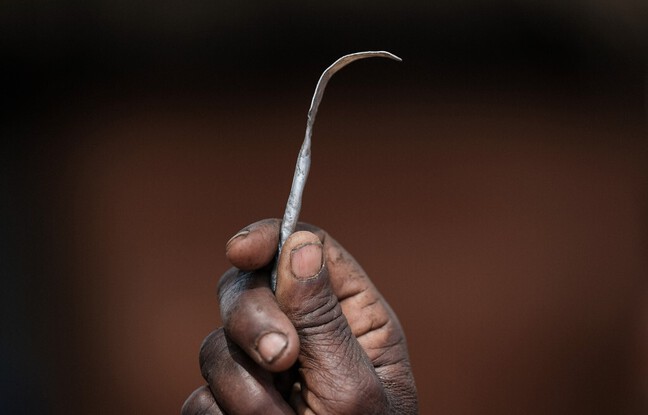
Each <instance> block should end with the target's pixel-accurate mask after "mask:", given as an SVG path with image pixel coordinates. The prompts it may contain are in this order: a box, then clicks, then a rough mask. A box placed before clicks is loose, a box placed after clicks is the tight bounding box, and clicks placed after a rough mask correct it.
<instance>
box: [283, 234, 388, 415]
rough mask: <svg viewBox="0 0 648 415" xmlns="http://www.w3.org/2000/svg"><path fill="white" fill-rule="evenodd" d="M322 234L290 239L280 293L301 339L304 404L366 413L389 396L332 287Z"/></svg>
mask: <svg viewBox="0 0 648 415" xmlns="http://www.w3.org/2000/svg"><path fill="white" fill-rule="evenodd" d="M326 262H327V261H326V255H325V254H324V249H323V246H322V243H321V242H320V240H319V238H318V237H317V236H316V235H315V234H313V233H310V232H306V231H301V232H296V233H294V234H293V235H291V236H290V238H288V240H287V241H286V242H285V244H284V246H283V249H282V252H281V255H280V257H279V264H278V267H277V289H276V292H275V295H276V297H277V301H278V302H279V306H280V307H281V309H282V311H283V312H284V313H285V314H286V315H287V316H288V318H289V319H290V320H291V322H292V323H293V325H294V326H295V329H296V330H297V334H298V335H299V340H300V345H301V346H300V352H299V364H300V366H299V371H300V375H301V385H299V386H300V389H299V388H298V389H299V390H298V393H297V394H296V395H295V397H294V398H295V400H294V402H295V405H296V406H297V407H298V409H307V408H308V409H310V410H311V411H312V412H314V413H362V412H363V410H362V408H366V405H367V402H372V403H378V402H383V401H384V400H385V399H386V398H385V396H384V392H383V389H382V384H381V382H380V380H379V378H378V376H377V375H376V371H375V370H374V367H373V364H372V363H371V361H370V359H369V358H368V356H367V354H366V353H365V351H364V350H363V349H362V347H361V346H360V344H359V343H358V341H357V339H356V338H355V336H354V335H353V334H352V332H351V328H350V327H349V324H348V322H347V319H346V317H345V316H344V314H343V313H342V308H341V306H340V304H339V302H338V299H337V297H336V295H335V294H334V292H333V289H332V288H331V284H330V281H329V275H328V268H327V265H326Z"/></svg>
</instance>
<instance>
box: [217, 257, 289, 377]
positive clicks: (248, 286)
mask: <svg viewBox="0 0 648 415" xmlns="http://www.w3.org/2000/svg"><path fill="white" fill-rule="evenodd" d="M219 298H220V312H221V317H222V319H223V323H224V328H225V332H226V333H227V336H228V338H230V339H231V340H232V341H234V343H236V344H237V345H238V346H239V347H240V348H241V349H243V351H245V353H247V354H248V355H249V356H250V357H251V358H252V359H253V360H254V361H255V362H256V363H257V364H259V365H260V366H261V367H263V368H265V369H266V370H270V371H272V372H280V371H284V370H287V369H288V368H290V367H291V366H292V365H293V364H294V363H295V362H296V361H297V355H298V353H299V338H298V337H297V332H296V331H295V328H294V327H293V325H292V323H291V322H290V320H289V319H288V317H286V315H285V314H284V313H283V312H282V311H281V310H280V308H279V305H278V303H277V299H276V298H275V296H274V294H273V292H272V290H271V289H270V278H269V275H268V272H267V271H265V272H264V271H251V272H245V271H239V270H237V269H235V268H232V269H231V270H230V271H228V272H227V273H225V275H224V276H223V277H222V278H221V282H220V284H219Z"/></svg>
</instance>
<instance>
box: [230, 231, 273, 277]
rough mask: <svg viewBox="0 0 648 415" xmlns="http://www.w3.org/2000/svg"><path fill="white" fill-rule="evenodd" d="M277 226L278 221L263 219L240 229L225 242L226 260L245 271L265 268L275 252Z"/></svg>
mask: <svg viewBox="0 0 648 415" xmlns="http://www.w3.org/2000/svg"><path fill="white" fill-rule="evenodd" d="M279 226H281V220H279V219H264V220H261V221H259V222H256V223H253V224H252V225H249V226H246V227H245V228H243V229H241V230H240V231H239V232H238V233H237V234H236V235H234V236H232V238H231V239H230V240H229V241H227V244H226V246H225V255H226V256H227V259H228V260H229V261H230V262H231V263H232V265H234V266H235V267H236V268H238V269H242V270H246V271H251V270H255V269H260V268H263V267H265V266H266V265H268V264H269V263H270V262H271V261H272V260H273V259H274V256H275V252H276V251H277V245H278V244H279V232H278V229H279Z"/></svg>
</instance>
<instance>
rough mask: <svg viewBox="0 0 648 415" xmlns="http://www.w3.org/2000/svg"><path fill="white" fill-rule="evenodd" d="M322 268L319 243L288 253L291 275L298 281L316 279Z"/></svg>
mask: <svg viewBox="0 0 648 415" xmlns="http://www.w3.org/2000/svg"><path fill="white" fill-rule="evenodd" d="M322 266H323V261H322V244H320V243H310V244H306V245H302V246H299V247H297V248H295V249H293V250H292V252H291V253H290V267H291V269H292V273H293V275H294V276H295V277H296V278H298V279H301V280H306V279H310V278H314V277H316V276H317V274H319V272H320V270H321V269H322Z"/></svg>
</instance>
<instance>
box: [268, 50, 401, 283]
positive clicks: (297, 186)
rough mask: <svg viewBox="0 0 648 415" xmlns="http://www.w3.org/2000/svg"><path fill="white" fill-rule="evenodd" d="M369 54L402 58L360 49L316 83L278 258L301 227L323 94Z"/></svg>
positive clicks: (286, 211)
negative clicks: (342, 71) (339, 73)
mask: <svg viewBox="0 0 648 415" xmlns="http://www.w3.org/2000/svg"><path fill="white" fill-rule="evenodd" d="M365 58H389V59H393V60H396V61H399V62H400V61H401V60H402V59H401V58H399V57H398V56H396V55H393V54H391V53H389V52H385V51H367V52H357V53H352V54H350V55H345V56H342V57H341V58H340V59H338V60H336V61H335V62H333V64H332V65H331V66H329V67H328V68H326V70H325V71H324V72H323V73H322V76H320V79H319V81H318V82H317V86H316V87H315V93H314V94H313V99H312V100H311V105H310V108H309V110H308V120H307V121H306V134H305V136H304V142H303V143H302V146H301V150H299V156H298V157H297V165H296V166H295V174H294V176H293V182H292V187H291V188H290V194H289V195H288V203H286V210H285V212H284V216H283V221H282V222H281V235H280V238H279V249H278V251H277V258H278V257H279V254H280V253H281V248H282V247H283V244H284V243H285V242H286V239H288V237H289V236H290V235H291V234H292V233H293V232H295V228H296V227H297V221H298V220H299V212H300V210H301V203H302V195H303V194H304V187H305V185H306V179H307V178H308V171H309V170H310V164H311V136H312V135H313V124H315V117H316V116H317V109H318V108H319V104H320V102H321V101H322V96H323V95H324V89H325V88H326V84H328V81H329V79H331V77H332V76H333V75H334V74H335V73H336V72H337V71H339V70H340V69H342V68H344V67H345V66H346V65H348V64H350V63H351V62H354V61H357V60H360V59H365ZM271 284H272V290H273V291H274V290H275V288H276V286H277V263H276V262H275V266H274V269H273V271H272V280H271Z"/></svg>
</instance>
